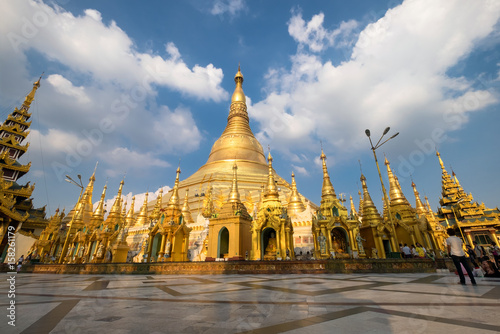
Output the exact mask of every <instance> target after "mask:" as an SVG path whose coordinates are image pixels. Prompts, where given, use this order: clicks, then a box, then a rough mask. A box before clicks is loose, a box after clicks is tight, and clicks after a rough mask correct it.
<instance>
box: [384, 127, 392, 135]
mask: <svg viewBox="0 0 500 334" xmlns="http://www.w3.org/2000/svg"><path fill="white" fill-rule="evenodd" d="M390 129H391V128H390V127H386V128H385V130H384V136H385V135H386V134H387V132H389V130H390Z"/></svg>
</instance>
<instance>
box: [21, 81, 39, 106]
mask: <svg viewBox="0 0 500 334" xmlns="http://www.w3.org/2000/svg"><path fill="white" fill-rule="evenodd" d="M42 76H43V73H42V75H41V76H40V78H39V79H38V80H37V81H36V82H35V83H34V84H33V88H32V89H31V92H30V93H29V94H28V95H26V98H25V99H24V103H23V107H22V108H23V109H24V110H28V109H29V108H30V105H31V102H33V100H34V99H35V93H36V90H37V89H38V87H40V80H42Z"/></svg>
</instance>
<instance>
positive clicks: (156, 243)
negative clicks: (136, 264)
mask: <svg viewBox="0 0 500 334" xmlns="http://www.w3.org/2000/svg"><path fill="white" fill-rule="evenodd" d="M160 248H161V233H156V235H155V237H154V238H153V247H152V248H151V258H152V259H153V258H154V259H155V260H156V261H158V254H159V253H160Z"/></svg>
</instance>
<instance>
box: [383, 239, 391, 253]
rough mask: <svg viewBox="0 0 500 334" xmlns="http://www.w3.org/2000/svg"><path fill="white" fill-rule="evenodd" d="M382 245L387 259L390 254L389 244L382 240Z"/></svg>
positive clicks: (387, 241)
mask: <svg viewBox="0 0 500 334" xmlns="http://www.w3.org/2000/svg"><path fill="white" fill-rule="evenodd" d="M382 244H383V245H384V252H385V256H386V257H387V256H388V255H389V254H391V252H392V249H391V242H390V241H389V240H387V239H383V240H382Z"/></svg>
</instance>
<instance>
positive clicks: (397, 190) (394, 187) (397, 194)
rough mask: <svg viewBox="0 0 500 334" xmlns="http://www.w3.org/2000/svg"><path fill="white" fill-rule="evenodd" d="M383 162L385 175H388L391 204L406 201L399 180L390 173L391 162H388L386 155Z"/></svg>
mask: <svg viewBox="0 0 500 334" xmlns="http://www.w3.org/2000/svg"><path fill="white" fill-rule="evenodd" d="M384 164H385V165H386V166H387V176H388V177H389V185H390V190H389V197H390V198H391V205H393V204H400V203H405V204H406V203H407V202H408V201H407V200H406V197H405V196H404V195H403V192H402V191H401V187H400V186H399V182H398V181H397V180H396V177H395V176H394V174H393V173H392V170H391V164H390V163H389V160H387V157H386V158H385V162H384Z"/></svg>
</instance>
